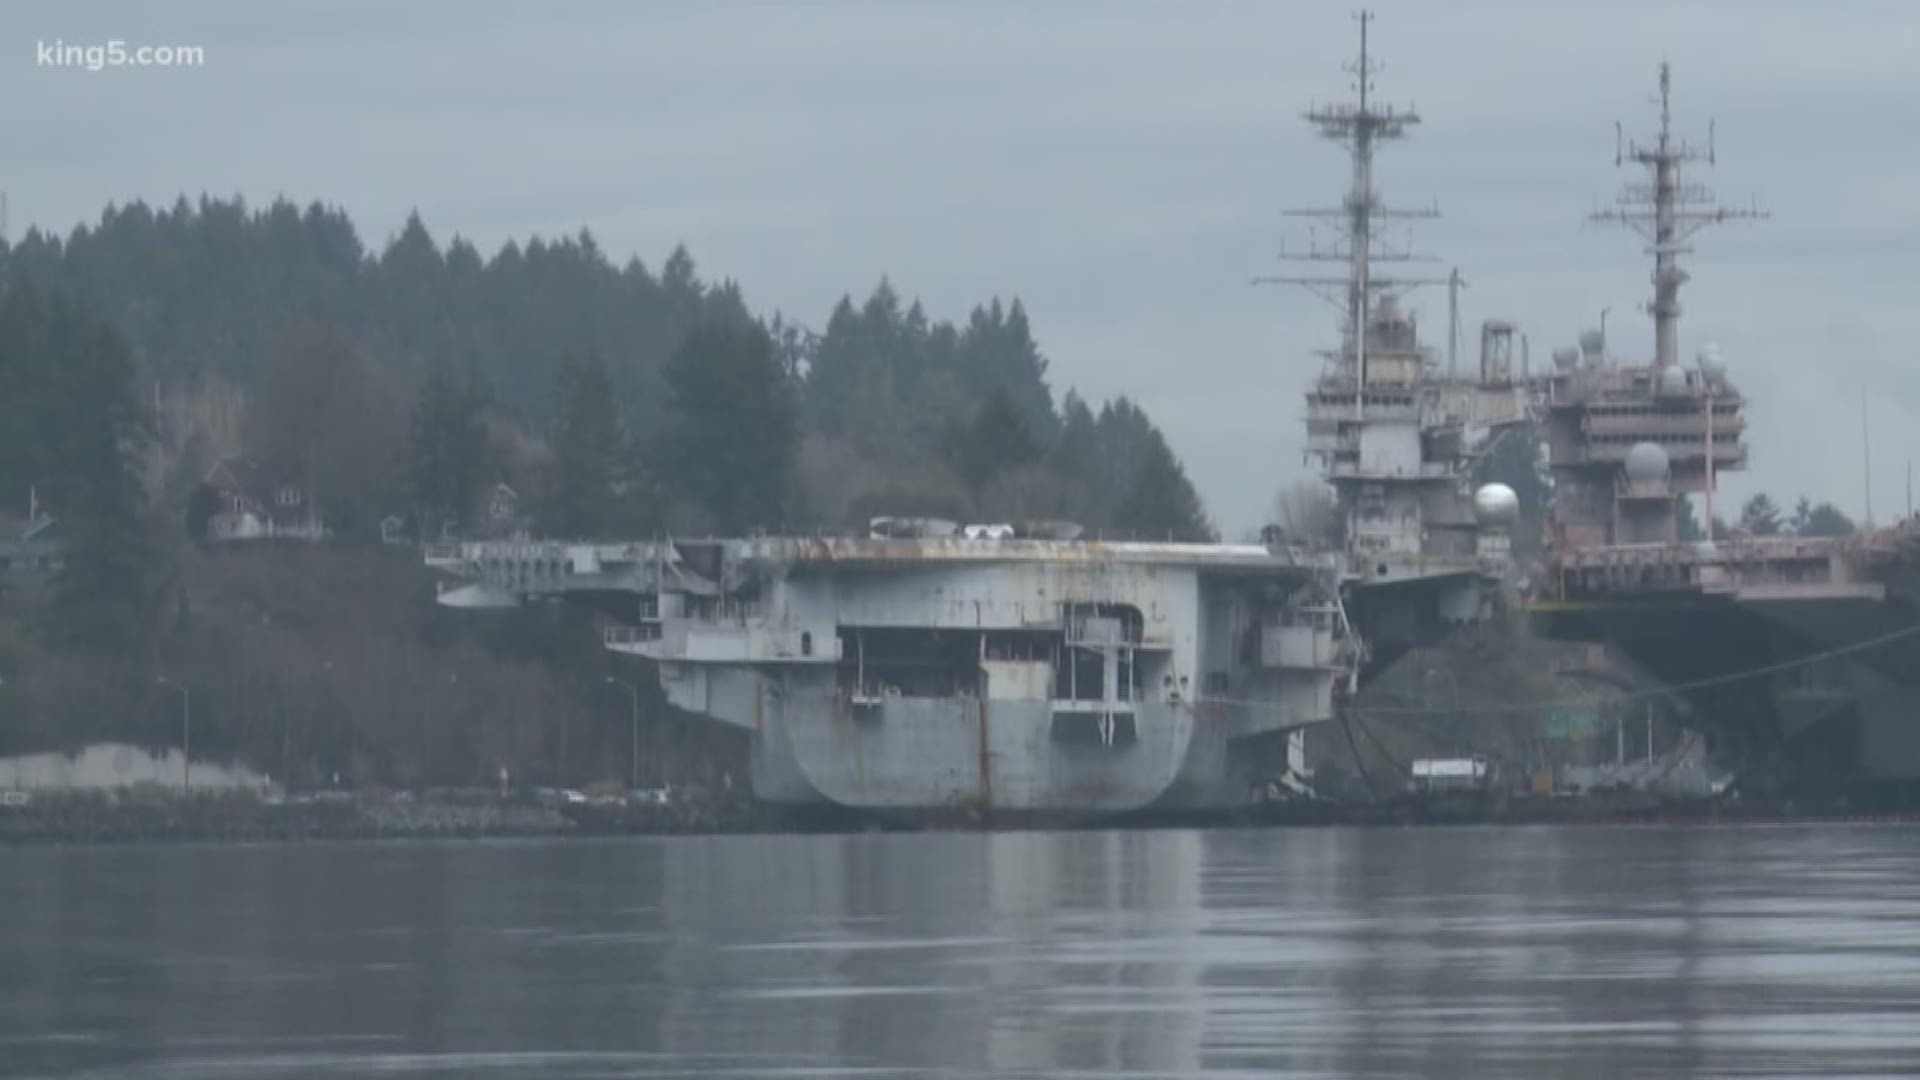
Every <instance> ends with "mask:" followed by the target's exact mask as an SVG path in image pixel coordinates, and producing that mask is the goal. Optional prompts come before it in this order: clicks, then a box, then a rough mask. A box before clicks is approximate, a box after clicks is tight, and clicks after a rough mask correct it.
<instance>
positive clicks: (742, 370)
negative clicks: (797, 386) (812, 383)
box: [658, 319, 797, 534]
mask: <svg viewBox="0 0 1920 1080" xmlns="http://www.w3.org/2000/svg"><path fill="white" fill-rule="evenodd" d="M665 375H666V383H667V394H668V422H667V424H666V427H665V430H664V432H663V433H662V439H661V443H660V446H659V451H658V453H659V458H660V460H661V463H662V466H663V471H664V475H666V476H667V477H668V478H669V481H670V483H671V485H672V488H673V490H674V492H675V493H676V494H677V495H679V496H680V497H681V498H683V499H684V500H686V501H687V502H688V503H689V504H691V505H693V506H695V507H698V508H699V509H700V510H701V511H702V512H703V514H704V516H705V517H706V519H707V520H708V521H709V522H710V523H711V525H712V527H713V528H714V529H715V530H717V531H719V532H722V533H727V534H741V533H746V532H749V531H751V530H753V529H755V528H771V527H776V526H777V525H778V524H779V523H780V522H781V520H782V519H783V517H784V515H785V512H786V503H787V485H788V479H789V471H790V467H791V461H792V456H793V453H794V448H795V445H796V436H797V429H796V420H795V409H794V404H793V400H792V394H791V392H790V389H789V387H788V385H787V382H786V379H785V378H784V377H783V375H782V373H781V371H780V366H779V364H778V362H777V361H776V360H775V359H774V356H773V346H772V342H771V341H769V340H768V338H767V334H766V331H765V330H763V329H762V328H761V327H759V326H758V325H756V324H754V323H751V322H747V321H744V320H739V319H716V320H712V321H709V322H707V323H706V324H704V325H702V326H701V327H700V328H699V329H697V330H695V331H694V332H693V333H692V334H690V335H688V337H687V339H686V341H685V342H684V343H682V344H681V346H680V348H679V350H678V351H677V352H676V353H675V354H674V357H673V360H672V361H671V362H670V363H668V365H667V369H666V372H665Z"/></svg>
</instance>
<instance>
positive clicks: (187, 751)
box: [153, 675, 193, 791]
mask: <svg viewBox="0 0 1920 1080" xmlns="http://www.w3.org/2000/svg"><path fill="white" fill-rule="evenodd" d="M153 681H154V683H155V684H156V685H159V686H171V687H173V688H174V689H175V690H178V691H180V789H181V790H182V791H191V790H193V695H192V694H190V693H188V692H187V688H186V686H185V685H183V684H181V683H177V682H174V681H173V680H172V679H169V678H167V677H166V676H165V675H158V676H155V677H154V680H153Z"/></svg>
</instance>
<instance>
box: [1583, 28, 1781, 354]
mask: <svg viewBox="0 0 1920 1080" xmlns="http://www.w3.org/2000/svg"><path fill="white" fill-rule="evenodd" d="M1672 91H1673V75H1672V71H1671V68H1670V65H1668V64H1666V63H1664V62H1663V63H1661V65H1660V133H1659V134H1658V135H1657V136H1655V137H1654V140H1653V142H1652V143H1650V144H1645V145H1643V144H1641V143H1638V142H1624V143H1623V142H1622V139H1621V135H1620V125H1619V124H1618V123H1615V124H1614V126H1613V129H1614V151H1613V163H1614V165H1615V166H1619V165H1620V164H1622V163H1623V162H1625V161H1626V160H1628V159H1631V160H1632V161H1633V162H1634V163H1635V164H1637V165H1642V166H1645V168H1646V170H1647V173H1648V175H1649V177H1650V180H1649V181H1647V182H1643V183H1629V184H1627V185H1626V186H1625V187H1623V188H1622V189H1621V190H1620V194H1619V196H1618V197H1617V198H1616V199H1615V200H1614V201H1615V204H1616V206H1615V208H1614V209H1612V210H1596V211H1594V212H1593V213H1591V214H1589V215H1588V216H1587V220H1589V221H1594V222H1603V223H1607V224H1613V225H1625V226H1626V227H1627V228H1629V229H1632V230H1633V231H1635V232H1637V233H1639V234H1640V235H1641V236H1644V237H1646V238H1647V240H1648V241H1649V243H1648V246H1647V253H1648V254H1650V255H1652V256H1653V302H1652V303H1651V304H1649V305H1648V308H1647V310H1648V311H1650V312H1652V313H1653V364H1654V367H1655V368H1656V369H1665V368H1669V367H1672V366H1673V365H1675V364H1677V363H1679V362H1680V345H1679V324H1680V286H1681V285H1682V284H1684V283H1685V282H1686V280H1687V272H1686V271H1685V270H1682V269H1680V256H1682V255H1690V254H1692V253H1693V248H1692V247H1690V246H1688V244H1687V238H1688V237H1690V236H1692V235H1693V234H1694V233H1696V232H1699V231H1700V230H1701V229H1704V228H1706V227H1707V226H1708V225H1718V224H1720V223H1722V222H1727V221H1753V220H1764V219H1765V218H1767V217H1770V216H1771V215H1770V214H1768V213H1767V212H1766V211H1764V210H1760V209H1758V208H1754V209H1749V210H1733V209H1728V208H1726V207H1722V206H1719V205H1716V204H1715V202H1714V196H1713V192H1712V191H1710V190H1709V189H1707V188H1706V187H1705V186H1703V185H1701V184H1695V183H1690V182H1688V181H1686V180H1685V179H1683V178H1682V176H1681V168H1680V167H1681V166H1682V165H1684V164H1686V163H1688V162H1693V161H1704V162H1706V163H1707V164H1708V165H1712V164H1714V148H1713V125H1712V124H1708V125H1707V145H1706V147H1705V148H1702V147H1700V146H1698V145H1696V144H1694V143H1690V142H1687V141H1685V140H1684V139H1679V138H1675V137H1674V134H1673V109H1672V96H1673V94H1672Z"/></svg>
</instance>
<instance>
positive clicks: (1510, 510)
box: [1473, 484, 1520, 528]
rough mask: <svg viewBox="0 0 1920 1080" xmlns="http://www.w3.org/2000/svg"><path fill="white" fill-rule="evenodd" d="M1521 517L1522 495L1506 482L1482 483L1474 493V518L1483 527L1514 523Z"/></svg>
mask: <svg viewBox="0 0 1920 1080" xmlns="http://www.w3.org/2000/svg"><path fill="white" fill-rule="evenodd" d="M1519 517H1520V496H1518V495H1515V494H1514V493H1513V489H1512V488H1510V487H1508V486H1507V485H1505V484H1482V485H1481V486H1480V488H1479V489H1478V490H1476V491H1475V492H1474V493H1473V518H1474V520H1475V521H1478V522H1479V523H1480V526H1481V528H1492V527H1495V526H1506V525H1512V524H1513V523H1514V522H1515V521H1516V520H1518V519H1519Z"/></svg>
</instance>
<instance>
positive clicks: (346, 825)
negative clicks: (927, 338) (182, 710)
mask: <svg viewBox="0 0 1920 1080" xmlns="http://www.w3.org/2000/svg"><path fill="white" fill-rule="evenodd" d="M1915 820H1920V813H1915V812H1914V811H1911V810H1906V809H1890V808H1887V807H1874V808H1868V807H1857V808H1845V807H1833V806H1823V807H1818V808H1815V807H1805V806H1796V805H1794V804H1793V803H1790V802H1779V803H1773V802H1769V803H1759V802H1752V803H1738V802H1734V803H1727V802H1708V801H1690V802H1686V803H1678V802H1673V801H1661V800H1655V799H1648V798H1644V797H1643V798H1632V797H1617V798H1608V799H1591V800H1589V799H1582V800H1565V801H1559V800H1556V801H1554V802H1552V803H1545V802H1533V801H1527V802H1505V801H1501V802H1493V801H1488V802H1481V803H1476V802H1473V801H1468V800H1460V801H1441V802H1413V801H1405V800H1402V801H1397V802H1393V803H1380V804H1373V805H1344V806H1343V805H1336V804H1330V803H1308V802H1299V803H1291V804H1276V805H1273V806H1269V807H1262V808H1255V809H1249V810H1244V811H1240V812H1236V813H1230V814H1212V815H1206V816H1192V815H1147V816H1135V817H1130V818H1127V819H1123V820H1116V821H1105V822H1079V823H1077V824H1074V825H1072V826H1068V827H1073V828H1138V829H1153V828H1312V827H1329V826H1343V827H1350V828H1353V827H1357V828H1382V827H1385V828H1406V827H1436V826H1446V825H1509V826H1524V825H1683V824H1728V825H1733V824H1762V823H1819V822H1842V821H1850V822H1911V821H1915ZM948 824H949V827H954V826H957V827H959V828H961V829H963V830H966V831H993V830H996V829H1001V828H1007V827H1009V826H1014V827H1019V826H1018V825H1016V824H1015V823H1012V822H998V821H993V820H990V819H973V820H970V821H967V822H964V823H948ZM1024 824H1025V825H1026V827H1033V826H1034V825H1035V824H1036V823H1030V822H1029V823H1024ZM923 827H937V826H934V825H929V826H923ZM913 828H914V827H913V826H912V825H910V824H902V823H900V822H891V823H886V824H881V823H877V822H874V821H870V820H866V819H863V818H860V817H858V816H855V815H851V814H845V813H839V814H835V813H830V812H821V813H815V814H803V813H797V812H793V811H781V810H777V809H772V808H767V807H762V806H758V805H756V804H754V803H753V802H751V801H750V800H747V799H740V798H727V799H719V800H716V799H693V800H683V801H679V802H675V803H668V804H655V803H647V802H635V803H631V804H618V803H610V802H604V801H603V802H599V803H593V804H567V803H562V804H559V805H554V804H551V803H550V802H543V801H540V800H536V799H532V798H499V797H486V796H482V797H465V798H441V799H433V798H428V799H415V798H410V797H405V798H395V797H385V798H381V797H363V796H359V795H336V796H333V797H307V798H295V799H286V800H267V799H261V798H258V797H254V796H249V795H233V794H208V795H196V796H187V797H183V796H181V795H179V794H177V793H168V794H157V793H151V792H149V793H127V792H113V793H103V792H62V793H57V794H36V795H35V796H34V797H33V798H31V799H30V800H29V801H27V802H26V803H25V804H24V805H0V846H6V845H17V844H132V843H294V842H303V841H365V840H397V839H421V840H433V839H487V838H539V839H561V838H568V837H606V836H673V835H701V836H712V835H728V834H746V833H818V832H864V831H874V830H876V829H883V830H886V831H913Z"/></svg>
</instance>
